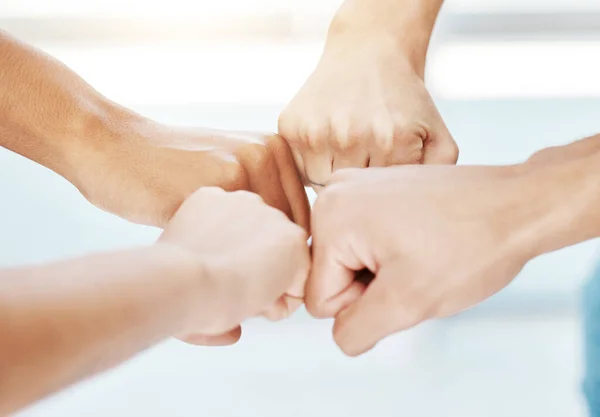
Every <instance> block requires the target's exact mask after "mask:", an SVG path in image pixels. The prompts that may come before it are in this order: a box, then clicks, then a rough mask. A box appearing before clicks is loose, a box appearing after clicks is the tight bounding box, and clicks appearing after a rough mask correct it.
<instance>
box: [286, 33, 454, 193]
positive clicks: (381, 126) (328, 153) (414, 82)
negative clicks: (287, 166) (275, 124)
mask: <svg viewBox="0 0 600 417" xmlns="http://www.w3.org/2000/svg"><path fill="white" fill-rule="evenodd" d="M386 42H387V41H386V40H385V39H379V38H375V39H373V38H368V39H363V40H356V39H347V38H343V37H342V38H340V37H337V38H336V37H331V36H330V38H329V39H328V41H327V44H326V46H325V51H324V53H323V55H322V57H321V60H320V62H319V64H318V65H317V68H316V69H315V71H314V72H313V73H312V75H311V76H310V77H309V78H308V80H307V81H306V83H305V84H304V86H303V87H302V88H301V89H300V91H299V92H298V93H297V94H296V96H295V97H294V98H293V99H292V101H291V102H290V103H289V105H288V106H287V107H286V108H285V109H284V111H283V112H282V113H281V115H280V117H279V134H280V135H282V136H283V137H284V138H285V139H286V140H287V141H288V142H289V144H290V145H291V147H292V149H293V151H294V156H295V159H296V163H297V165H298V167H299V170H300V172H301V174H302V175H303V179H304V181H305V183H306V184H311V185H313V186H315V188H316V189H319V187H322V186H324V185H326V184H327V182H328V181H329V178H330V176H331V174H332V172H334V171H336V170H338V169H342V168H350V167H353V168H365V167H385V166H389V165H400V164H422V163H425V164H427V163H433V164H453V163H456V160H457V158H458V148H457V146H456V144H455V142H454V140H453V139H452V136H451V135H450V133H449V131H448V129H447V128H446V125H445V124H444V122H443V120H442V118H441V116H440V114H439V112H438V111H437V109H436V107H435V104H434V103H433V100H432V99H431V97H430V95H429V93H428V92H427V90H426V88H425V85H424V83H423V79H422V77H421V76H420V75H419V74H417V73H416V72H415V71H414V70H413V69H412V67H411V65H410V64H409V63H408V61H407V60H406V58H405V57H404V56H403V55H402V53H401V52H398V51H397V48H396V47H394V46H393V45H389V44H387V43H386Z"/></svg>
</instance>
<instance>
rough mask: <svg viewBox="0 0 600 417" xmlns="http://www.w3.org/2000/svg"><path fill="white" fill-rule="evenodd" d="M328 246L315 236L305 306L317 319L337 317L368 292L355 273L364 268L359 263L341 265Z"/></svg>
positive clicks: (342, 263)
mask: <svg viewBox="0 0 600 417" xmlns="http://www.w3.org/2000/svg"><path fill="white" fill-rule="evenodd" d="M325 244H326V243H325V242H323V243H322V242H321V238H320V236H319V234H318V233H317V235H315V236H313V264H312V269H311V271H310V276H309V278H308V281H307V284H306V299H305V302H306V308H307V310H308V311H309V313H311V314H312V315H313V316H314V317H334V316H335V315H336V314H337V313H338V312H339V311H340V310H342V309H343V308H344V307H345V306H347V305H349V304H350V303H352V302H354V301H355V300H356V299H358V298H359V297H360V296H361V295H362V293H363V292H364V290H365V286H364V284H362V283H361V282H359V281H355V280H354V276H355V271H359V270H361V269H363V268H364V265H362V263H361V262H359V261H358V260H357V259H354V260H353V261H351V262H341V261H340V260H339V259H337V258H336V257H335V256H333V253H334V252H333V251H332V250H331V249H330V248H327V247H326V246H324V245H325ZM347 256H348V255H347ZM350 256H351V255H350Z"/></svg>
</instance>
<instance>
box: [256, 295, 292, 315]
mask: <svg viewBox="0 0 600 417" xmlns="http://www.w3.org/2000/svg"><path fill="white" fill-rule="evenodd" d="M284 297H285V296H283V295H282V296H281V297H279V298H278V299H277V300H276V301H275V302H274V303H273V304H271V305H270V306H269V307H267V308H266V309H265V310H264V311H263V312H262V315H263V316H264V317H266V318H267V319H268V320H270V321H279V320H283V319H285V318H286V317H287V315H288V308H287V303H286V302H285V298H284Z"/></svg>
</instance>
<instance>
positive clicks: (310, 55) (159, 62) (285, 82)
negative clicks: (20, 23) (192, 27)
mask: <svg viewBox="0 0 600 417" xmlns="http://www.w3.org/2000/svg"><path fill="white" fill-rule="evenodd" d="M44 49H46V51H47V52H49V53H50V54H52V55H53V56H55V57H57V58H58V59H60V60H62V61H63V62H65V63H66V64H67V65H69V66H70V67H71V68H72V69H74V70H75V71H76V72H78V73H79V74H80V75H81V76H83V77H84V78H85V79H86V80H87V81H88V82H90V83H91V84H92V85H93V86H94V87H95V88H96V89H98V90H99V91H100V92H102V93H103V94H105V95H107V96H108V97H110V98H111V99H113V100H115V101H118V102H120V103H123V104H126V105H133V104H161V105H169V104H186V103H248V104H266V103H283V102H286V101H288V100H289V99H291V97H292V96H293V94H295V92H296V91H297V90H298V89H299V88H300V86H301V85H302V83H303V82H304V80H305V78H306V77H307V76H308V75H309V74H310V73H311V72H312V70H313V68H314V66H315V65H316V63H317V61H318V59H319V56H320V53H321V44H319V43H314V44H313V43H307V44H287V43H258V42H256V43H247V44H245V43H237V42H236V43H229V44H228V43H215V44H208V45H198V46H193V47H189V46H188V47H179V48H178V47H173V46H171V45H167V46H161V45H157V46H147V47H140V46H137V47H121V48H119V47H116V48H110V47H107V48H68V47H48V48H44Z"/></svg>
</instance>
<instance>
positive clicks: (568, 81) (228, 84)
mask: <svg viewBox="0 0 600 417" xmlns="http://www.w3.org/2000/svg"><path fill="white" fill-rule="evenodd" d="M321 48H322V44H321V43H319V42H314V43H286V42H281V43H276V42H262V43H261V42H248V43H242V42H231V43H213V44H199V45H193V46H181V47H174V46H172V45H160V44H159V45H154V46H144V47H141V46H135V47H134V46H132V47H102V48H100V47H95V48H79V47H60V46H48V47H45V48H44V49H45V50H46V51H48V52H49V53H51V54H52V55H54V56H56V57H57V58H58V59H61V60H62V61H64V62H65V63H66V64H67V65H69V66H70V67H72V68H73V69H74V70H75V71H77V72H78V73H80V74H81V75H82V76H83V77H84V78H85V79H86V80H87V81H89V82H90V83H91V84H92V85H94V87H96V88H97V89H98V90H99V91H101V92H102V93H104V94H106V95H107V96H109V97H111V98H112V99H114V100H116V101H119V102H121V103H123V104H126V105H133V104H144V105H146V104H161V105H168V104H186V103H246V104H273V103H285V102H287V101H288V100H289V99H290V98H291V97H292V96H293V95H294V94H295V92H296V91H297V89H298V88H299V87H300V86H301V85H302V83H303V82H304V80H305V79H306V77H308V75H309V74H310V73H311V72H312V70H313V68H314V66H315V65H316V63H317V62H318V59H319V56H320V53H321ZM598 56H600V41H582V42H509V41H506V42H476V41H473V42H452V43H448V44H445V45H442V46H440V47H439V48H437V49H435V50H434V51H432V53H431V54H430V58H429V64H428V65H429V69H428V78H427V82H428V85H429V88H430V89H431V91H432V93H433V94H434V95H435V96H436V97H439V98H442V99H494V98H561V97H562V98H568V97H600V83H599V82H598V74H600V60H598V59H597V57H598Z"/></svg>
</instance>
